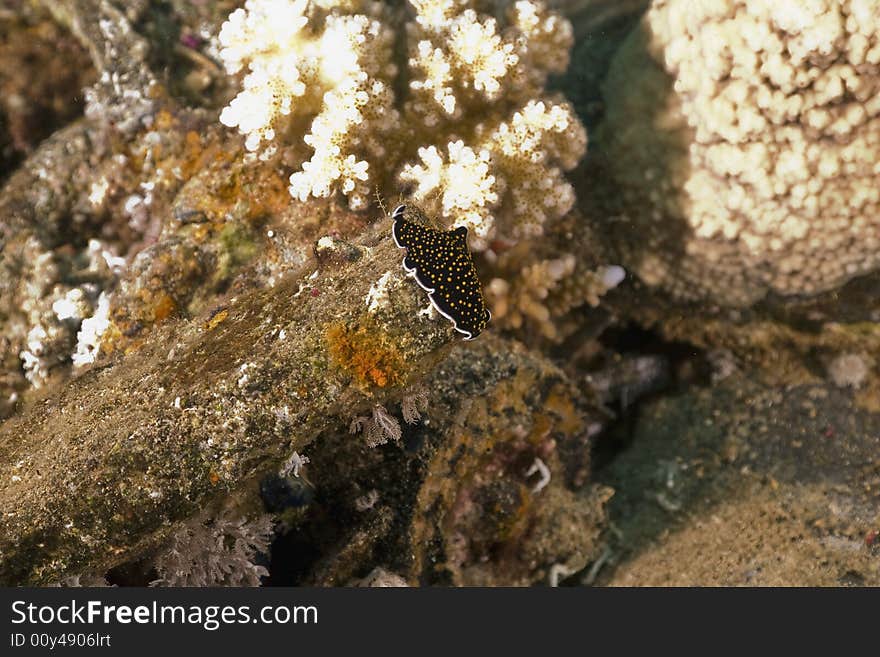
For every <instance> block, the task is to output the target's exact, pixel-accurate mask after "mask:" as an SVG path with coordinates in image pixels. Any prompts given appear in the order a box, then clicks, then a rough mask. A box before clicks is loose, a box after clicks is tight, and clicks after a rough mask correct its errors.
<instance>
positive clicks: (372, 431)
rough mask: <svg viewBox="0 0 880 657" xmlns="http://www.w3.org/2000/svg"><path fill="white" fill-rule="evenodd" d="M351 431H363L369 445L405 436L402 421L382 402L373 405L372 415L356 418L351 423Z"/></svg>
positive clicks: (396, 440) (380, 443)
mask: <svg viewBox="0 0 880 657" xmlns="http://www.w3.org/2000/svg"><path fill="white" fill-rule="evenodd" d="M349 432H350V433H360V432H362V433H363V434H364V438H365V440H366V443H367V447H378V446H379V445H384V444H385V443H387V442H389V441H391V440H393V441H394V442H398V441H399V440H400V438H401V437H402V436H403V431H402V430H401V428H400V422H398V421H397V419H396V418H395V417H394V416H393V415H390V414H389V413H388V411H387V410H386V409H385V407H384V406H382V405H381V404H376V405H375V406H374V407H373V411H372V415H371V416H370V417H367V416H365V415H360V416H358V417H356V418H354V419H353V420H352V421H351V425H349Z"/></svg>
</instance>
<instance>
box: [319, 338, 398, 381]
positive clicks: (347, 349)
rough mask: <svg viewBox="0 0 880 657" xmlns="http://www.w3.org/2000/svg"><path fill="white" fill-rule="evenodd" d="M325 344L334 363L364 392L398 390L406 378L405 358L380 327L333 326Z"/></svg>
mask: <svg viewBox="0 0 880 657" xmlns="http://www.w3.org/2000/svg"><path fill="white" fill-rule="evenodd" d="M324 340H325V343H326V345H327V351H328V352H329V354H330V357H331V358H332V359H333V363H334V364H335V365H337V366H338V367H340V368H341V369H342V370H344V371H345V372H347V373H348V374H350V375H351V376H352V377H354V379H355V381H356V382H357V383H358V385H359V386H361V387H362V388H370V387H373V386H375V387H379V388H386V387H390V386H394V385H396V384H398V383H400V382H401V381H402V380H403V379H404V377H405V360H404V358H403V355H402V354H401V352H400V351H399V350H398V349H397V347H395V345H394V342H393V341H392V340H391V339H390V337H388V336H386V335H385V334H384V333H383V332H382V331H381V330H380V329H379V328H378V327H375V326H372V325H369V326H368V325H358V326H355V327H351V326H348V325H346V324H343V323H333V324H330V325H329V326H327V327H326V329H325V330H324Z"/></svg>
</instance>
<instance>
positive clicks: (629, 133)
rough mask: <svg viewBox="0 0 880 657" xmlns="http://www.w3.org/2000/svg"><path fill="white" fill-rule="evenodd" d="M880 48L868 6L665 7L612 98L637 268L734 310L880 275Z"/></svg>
mask: <svg viewBox="0 0 880 657" xmlns="http://www.w3.org/2000/svg"><path fill="white" fill-rule="evenodd" d="M878 35H880V4H878V3H876V2H873V1H868V0H814V1H809V2H803V1H797V2H795V1H793V0H784V1H779V0H773V1H772V2H771V1H770V0H736V1H735V2H692V1H690V0H656V1H655V2H654V3H653V4H652V6H651V8H650V10H649V11H648V13H647V14H646V15H645V17H644V19H643V22H642V24H641V26H640V28H639V31H638V33H637V34H634V35H632V36H631V37H630V39H629V40H628V42H627V44H625V45H624V46H623V48H622V49H621V51H620V53H619V54H618V55H617V56H616V60H615V63H614V64H613V65H612V70H611V72H610V74H609V78H608V83H607V85H606V92H607V93H606V96H607V99H608V112H607V116H609V120H608V122H607V123H606V126H605V128H603V143H604V145H605V147H606V148H607V150H608V154H609V155H608V161H609V163H610V166H611V169H612V175H613V177H614V178H615V179H616V180H617V182H618V183H621V182H622V183H623V184H622V185H621V186H620V190H619V191H620V192H621V196H622V198H623V206H622V208H621V210H622V211H621V212H620V213H619V214H618V215H617V216H615V217H612V220H614V221H616V223H617V226H618V227H621V226H626V225H628V226H630V228H631V230H617V231H616V232H615V246H616V247H617V248H618V250H619V251H620V253H621V255H622V257H623V259H624V262H625V263H626V264H628V265H629V266H630V267H631V268H632V269H634V270H635V271H636V272H637V273H638V274H639V275H640V276H641V278H643V279H644V280H645V281H647V282H649V283H650V284H653V285H659V286H661V287H663V288H664V289H666V290H667V291H670V292H671V293H672V294H673V295H675V296H678V297H683V298H686V299H708V300H711V301H714V302H718V303H721V304H724V305H734V306H742V305H749V304H751V303H754V302H755V301H757V300H758V299H760V298H762V297H764V296H765V295H766V294H768V293H775V294H777V295H782V296H790V295H805V294H815V293H817V292H822V291H826V290H832V289H835V288H837V287H838V286H840V285H841V284H843V283H845V282H846V281H847V280H848V279H850V278H852V277H853V276H857V275H859V274H864V273H867V272H870V271H872V270H874V269H876V268H877V267H878V265H880V255H878V252H877V248H876V247H877V244H878V238H880V188H878V186H877V185H876V180H877V175H878V173H880V165H878V162H880V118H878V114H880V94H878V91H880V36H878ZM658 108H659V109H658ZM634 140H638V143H636V141H634ZM659 162H663V163H664V166H665V167H666V170H665V171H662V172H661V171H660V170H659V168H658V163H659ZM639 171H641V172H643V173H644V175H646V176H651V175H653V176H654V178H653V179H650V180H649V179H646V180H644V181H643V184H636V180H637V178H638V176H637V175H636V172H639Z"/></svg>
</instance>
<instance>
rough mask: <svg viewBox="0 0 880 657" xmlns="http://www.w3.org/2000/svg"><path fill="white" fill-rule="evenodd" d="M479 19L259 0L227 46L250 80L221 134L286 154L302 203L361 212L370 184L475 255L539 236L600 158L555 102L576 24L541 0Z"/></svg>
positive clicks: (227, 31)
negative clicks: (588, 164) (584, 168)
mask: <svg viewBox="0 0 880 657" xmlns="http://www.w3.org/2000/svg"><path fill="white" fill-rule="evenodd" d="M481 8H483V9H484V8H485V7H484V6H483V5H482V4H480V3H476V2H471V1H469V0H411V1H410V2H409V3H407V4H406V5H403V6H401V7H397V8H392V7H388V6H385V5H382V4H381V3H375V2H366V1H356V0H348V1H346V2H330V1H324V2H307V1H306V0H248V2H246V3H245V6H244V8H242V9H237V10H236V11H234V12H233V13H232V14H231V15H230V16H229V19H228V20H227V21H226V22H225V23H224V24H223V27H222V29H221V31H220V34H219V44H220V46H221V49H220V56H221V58H222V59H223V62H224V64H225V66H226V70H227V72H229V73H230V74H243V78H242V82H241V84H242V90H241V92H240V93H239V94H238V95H237V96H236V97H235V98H234V99H233V100H232V101H231V102H230V104H229V105H228V106H227V107H226V108H224V110H223V111H222V113H221V116H220V119H221V122H222V123H223V124H225V125H227V126H230V127H236V128H238V130H239V131H240V132H241V133H242V134H243V135H244V136H245V145H246V147H247V149H248V150H250V151H256V152H259V153H260V156H261V157H262V158H264V159H268V158H272V157H273V156H275V155H276V154H278V155H280V159H281V161H283V163H284V164H285V165H286V166H288V167H291V168H293V169H294V171H293V173H292V174H291V175H290V193H291V195H292V196H293V197H294V198H296V199H298V200H300V201H305V200H307V199H308V198H309V197H316V198H327V197H331V196H333V195H335V194H341V195H343V196H345V197H347V199H348V203H349V206H350V207H351V208H352V209H363V208H364V207H365V206H366V205H367V201H368V197H369V192H370V190H371V188H372V187H377V188H379V189H383V190H384V191H385V192H386V193H387V194H388V195H389V196H393V195H396V192H397V186H398V184H399V183H403V184H404V185H405V186H407V187H408V188H410V189H411V190H412V195H413V196H414V198H415V200H417V201H418V202H419V203H421V204H423V205H424V206H425V207H426V209H427V210H428V211H429V212H431V213H432V214H434V215H435V216H437V217H438V218H440V219H441V220H442V221H443V222H444V223H446V224H447V225H450V226H451V225H455V226H466V227H468V229H469V230H470V241H471V246H472V247H473V248H476V249H480V250H482V249H485V248H487V247H488V245H489V243H490V241H491V240H492V239H495V238H499V237H501V238H509V239H519V238H522V237H528V236H532V235H536V234H540V233H541V231H542V227H543V226H544V224H545V223H546V222H547V221H548V220H551V219H555V218H558V217H561V216H563V215H564V214H565V213H566V212H567V211H568V210H569V209H570V208H571V207H572V204H573V202H574V192H573V190H572V188H571V186H570V184H569V183H568V182H567V181H566V180H565V178H564V176H563V171H566V170H569V169H572V168H573V167H574V166H575V165H576V164H577V162H578V160H579V159H580V158H581V157H582V156H583V154H584V152H585V150H586V132H585V131H584V128H583V126H582V125H581V124H580V122H579V121H578V119H577V118H576V116H575V114H574V111H573V109H572V108H571V106H570V105H569V104H568V103H567V102H565V100H564V99H563V98H561V97H558V96H550V95H548V94H546V93H545V90H544V87H545V84H546V82H547V78H548V76H549V75H550V74H552V73H560V72H562V71H564V70H565V68H566V66H567V65H568V50H569V48H570V46H571V44H572V39H573V37H572V28H571V24H570V23H569V22H568V21H567V20H565V19H564V18H562V17H561V16H560V15H558V14H556V13H554V12H551V11H549V10H547V9H546V7H545V6H544V5H543V4H541V3H540V2H532V1H531V0H520V1H518V2H515V3H513V4H512V5H510V6H509V7H507V10H506V12H504V16H503V18H496V17H494V16H491V15H489V14H487V13H482V12H481V11H478V9H481ZM395 22H396V23H403V24H404V27H405V29H404V30H403V31H401V30H394V29H392V27H391V26H392V24H395ZM396 52H400V53H401V54H400V55H398V56H396V55H395V53H396ZM403 53H405V56H404V55H403ZM395 89H396V90H397V91H398V94H395ZM401 93H402V94H403V95H402V96H401V95H400V94H401ZM398 108H399V109H398Z"/></svg>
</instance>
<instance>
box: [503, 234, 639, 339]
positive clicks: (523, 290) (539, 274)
mask: <svg viewBox="0 0 880 657" xmlns="http://www.w3.org/2000/svg"><path fill="white" fill-rule="evenodd" d="M529 246H531V245H529V244H525V243H524V244H521V245H518V246H517V247H515V248H514V249H512V250H510V251H507V252H505V253H504V254H502V256H501V257H500V258H499V261H498V263H497V267H496V269H497V271H498V272H499V273H501V274H503V277H498V278H493V279H492V280H491V281H490V282H489V285H488V286H487V287H486V298H487V301H488V303H489V305H490V306H491V308H492V317H493V321H495V322H496V323H497V324H498V326H500V327H502V328H504V329H508V330H514V331H521V330H522V329H526V330H527V331H529V330H535V331H536V332H537V334H538V335H540V336H541V337H542V338H544V339H547V340H550V341H553V342H557V341H560V340H561V339H563V338H565V337H566V335H565V330H564V328H563V326H562V325H563V324H564V322H562V321H560V320H561V319H562V318H563V317H564V316H565V315H566V314H567V313H569V312H570V311H571V310H573V309H575V308H579V307H581V306H583V305H584V304H587V305H590V306H597V305H599V301H600V299H601V297H602V295H604V294H605V293H606V292H608V291H609V290H611V289H613V288H615V287H617V285H618V284H620V282H621V281H622V280H623V279H624V277H625V275H626V274H625V272H624V270H623V269H622V268H621V267H619V266H616V265H610V266H599V267H595V268H591V267H589V266H587V265H586V264H585V263H583V262H580V261H579V260H578V258H577V257H576V256H575V255H574V254H572V253H563V254H561V255H558V256H557V257H554V258H550V257H544V258H542V257H541V256H540V255H538V254H535V253H534V252H533V251H531V250H530V249H529V248H528V247H529ZM522 263H526V264H525V266H523V264H522Z"/></svg>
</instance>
